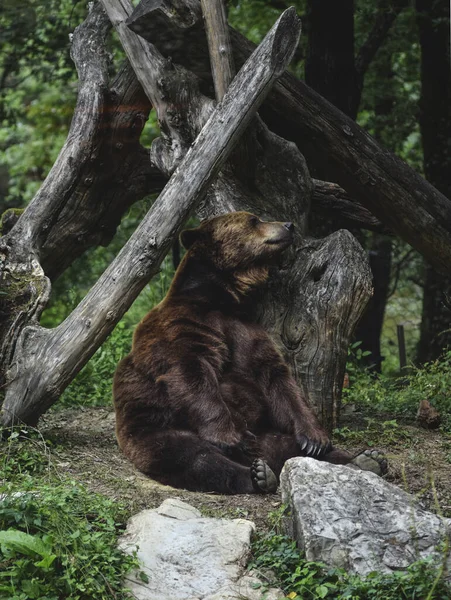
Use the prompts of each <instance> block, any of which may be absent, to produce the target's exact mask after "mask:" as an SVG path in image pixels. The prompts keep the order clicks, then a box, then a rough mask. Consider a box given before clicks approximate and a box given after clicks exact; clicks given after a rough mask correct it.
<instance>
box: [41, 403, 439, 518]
mask: <svg viewBox="0 0 451 600" xmlns="http://www.w3.org/2000/svg"><path fill="white" fill-rule="evenodd" d="M40 429H41V432H42V433H43V435H44V437H45V438H46V439H48V440H50V441H51V442H52V444H53V451H52V454H53V462H54V464H55V466H56V468H57V469H58V470H59V471H60V472H62V473H66V474H68V475H70V477H72V478H73V479H74V480H77V481H80V482H82V483H83V484H84V485H86V486H87V487H88V489H91V490H92V491H95V492H100V493H102V494H105V495H106V496H108V497H110V498H114V499H117V500H121V501H124V502H125V503H126V504H127V505H128V506H129V507H130V510H131V512H133V513H134V512H138V511H139V510H142V509H144V508H154V507H156V506H158V505H159V504H160V503H161V502H162V501H163V500H164V499H165V498H169V497H171V498H179V499H181V500H184V501H185V502H188V503H190V504H192V505H193V506H195V507H196V508H198V509H199V510H201V511H202V513H203V514H205V515H206V516H223V517H228V518H247V519H251V520H253V521H254V522H255V523H256V525H257V527H258V528H259V529H266V528H267V527H268V526H269V522H268V514H269V513H271V512H273V511H275V510H277V508H279V507H280V506H281V497H280V493H279V492H278V493H276V494H271V495H268V496H259V495H238V496H222V495H218V494H204V493H195V492H188V491H184V490H178V489H174V488H171V487H168V486H163V485H160V484H159V483H157V482H155V481H153V480H151V479H149V478H148V477H145V476H144V475H142V474H141V473H139V472H138V471H137V470H136V469H135V468H134V467H133V465H132V464H131V463H130V462H129V461H128V460H127V459H126V458H125V457H124V456H123V455H122V454H121V452H120V450H119V448H118V446H117V443H116V438H115V433H114V411H113V409H112V408H109V407H98V408H68V409H66V408H63V409H61V408H58V409H55V410H53V411H51V412H49V413H47V414H46V415H45V416H44V417H43V418H42V421H41V423H40ZM403 432H405V435H403V436H401V442H400V441H399V440H397V439H396V440H393V443H390V444H389V445H387V444H385V445H383V444H379V445H378V447H379V448H380V449H382V450H384V451H385V452H386V453H387V455H388V458H389V464H390V467H389V473H388V475H387V479H388V480H389V481H392V482H393V483H395V484H396V485H399V486H400V487H403V488H404V489H406V490H407V491H409V492H410V493H412V494H415V495H416V496H417V497H419V498H420V499H421V501H422V502H423V503H424V505H425V506H426V508H428V509H429V510H432V511H434V512H437V511H438V512H440V513H441V514H443V515H444V516H448V517H451V436H450V435H449V434H443V433H440V432H439V431H425V430H421V429H418V428H416V427H413V426H405V427H403ZM337 445H339V444H338V443H337ZM341 445H342V446H346V447H347V448H348V449H350V450H354V451H356V452H357V451H359V450H361V449H362V448H361V447H353V446H352V445H349V444H343V443H342V444H341Z"/></svg>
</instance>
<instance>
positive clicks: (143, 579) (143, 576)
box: [138, 571, 149, 583]
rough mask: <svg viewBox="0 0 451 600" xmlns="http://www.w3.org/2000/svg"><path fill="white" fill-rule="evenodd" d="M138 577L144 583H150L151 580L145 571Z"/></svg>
mask: <svg viewBox="0 0 451 600" xmlns="http://www.w3.org/2000/svg"><path fill="white" fill-rule="evenodd" d="M138 577H139V578H140V579H141V581H143V582H144V583H149V578H148V576H147V574H146V573H144V571H140V572H139V573H138Z"/></svg>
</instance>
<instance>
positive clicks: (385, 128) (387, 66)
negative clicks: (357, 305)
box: [355, 50, 395, 373]
mask: <svg viewBox="0 0 451 600" xmlns="http://www.w3.org/2000/svg"><path fill="white" fill-rule="evenodd" d="M380 54H382V56H381V55H379V56H378V59H377V61H376V62H375V65H374V69H375V70H376V72H377V78H378V80H379V81H384V82H385V84H384V86H381V87H380V88H379V89H378V90H376V97H375V105H374V116H375V125H374V137H375V138H376V139H377V140H378V141H379V142H381V143H385V144H386V145H387V144H389V140H390V137H391V136H390V131H391V129H392V128H391V119H390V115H391V112H392V110H393V105H394V102H395V97H394V93H393V87H392V85H391V84H392V81H393V70H392V58H391V53H390V52H389V51H387V50H385V51H384V50H381V53H380ZM388 147H390V146H389V145H388ZM367 248H368V252H369V261H370V266H371V272H372V273H373V287H374V294H373V297H372V298H371V299H370V301H369V302H368V306H367V308H366V310H365V313H364V315H363V317H362V319H361V320H360V323H359V324H358V326H357V329H356V332H355V338H356V340H359V341H361V342H362V345H361V349H362V350H364V351H367V352H371V354H370V355H369V356H367V357H365V358H364V362H365V363H366V364H367V366H368V367H369V368H370V369H371V370H374V371H376V372H378V373H381V372H382V361H383V356H382V353H381V334H382V326H383V322H384V315H385V307H386V304H387V299H388V291H389V287H390V272H391V259H392V240H391V239H390V238H388V237H387V236H385V235H380V234H378V233H373V234H371V237H370V238H369V241H368V242H367Z"/></svg>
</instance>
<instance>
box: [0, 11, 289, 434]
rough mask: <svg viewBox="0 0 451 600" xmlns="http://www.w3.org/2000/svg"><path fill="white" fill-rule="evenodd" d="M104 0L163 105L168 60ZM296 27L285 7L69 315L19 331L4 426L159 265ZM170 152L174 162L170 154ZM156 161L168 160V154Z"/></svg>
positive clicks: (53, 381)
mask: <svg viewBox="0 0 451 600" xmlns="http://www.w3.org/2000/svg"><path fill="white" fill-rule="evenodd" d="M104 4H105V6H106V8H107V10H108V12H109V14H110V17H111V19H112V21H113V23H114V25H115V27H116V28H117V30H118V32H119V34H120V37H121V41H122V42H123V43H124V46H125V49H126V51H127V52H128V54H129V56H130V58H131V60H132V62H134V61H135V60H140V63H139V67H140V68H138V72H139V74H140V76H141V79H142V82H143V85H144V89H145V91H146V93H148V95H150V96H152V98H155V100H156V101H157V102H166V103H170V101H171V100H172V98H170V97H169V98H168V97H167V96H166V95H165V94H163V93H161V87H162V84H161V79H162V76H164V73H165V71H167V69H168V67H170V68H172V67H171V65H168V62H167V61H161V60H158V56H157V55H156V53H153V52H152V49H151V48H150V47H147V44H145V43H143V41H142V40H137V39H133V37H131V36H133V34H131V33H130V32H128V31H127V30H126V29H125V27H124V21H125V18H126V16H127V9H128V8H129V5H127V3H126V2H125V0H117V1H115V0H104ZM299 31H300V27H299V21H298V20H297V17H296V15H295V12H294V10H288V11H286V13H284V15H282V17H281V18H280V19H279V21H278V22H277V23H276V25H275V26H274V27H273V28H272V29H271V31H270V32H269V33H268V35H267V36H266V38H265V39H264V40H263V42H262V44H261V45H260V46H259V48H258V49H257V50H256V52H255V53H254V55H253V56H252V57H251V58H250V60H249V61H248V62H247V63H246V65H244V66H243V68H242V69H241V71H240V73H239V74H238V76H237V77H236V78H235V79H234V81H233V84H232V86H231V87H230V89H229V91H228V93H227V94H226V96H225V97H224V99H223V102H222V103H221V104H220V106H219V107H217V108H216V110H214V111H213V112H212V114H211V116H210V118H209V119H208V121H207V123H206V124H205V126H204V128H203V129H202V131H201V133H200V134H199V136H198V137H197V139H196V141H195V142H194V144H193V145H192V146H191V148H190V150H189V151H188V153H187V155H186V157H185V158H184V159H183V163H182V164H181V165H180V167H179V168H178V169H177V171H176V172H175V173H174V175H173V176H172V177H171V180H170V181H169V183H168V184H167V186H166V187H165V189H164V191H163V193H162V194H161V195H160V197H159V199H158V200H157V201H156V203H155V204H154V206H153V207H152V209H151V211H150V212H149V213H148V215H147V217H146V218H145V219H144V220H143V222H142V223H141V225H140V226H139V227H138V229H137V230H136V231H135V233H134V234H133V235H132V237H131V238H130V240H129V241H128V242H127V244H126V245H125V246H124V248H123V249H122V251H121V252H120V254H119V255H118V257H117V258H116V259H115V260H114V261H113V263H112V264H111V265H110V267H109V268H108V269H107V270H106V271H105V273H104V274H103V275H102V277H101V278H100V279H99V280H98V282H97V283H96V284H95V286H94V287H93V288H92V289H91V290H90V292H89V293H88V294H87V296H86V297H85V298H84V299H83V301H82V302H81V303H80V304H79V305H78V307H77V308H76V309H75V310H74V311H73V312H72V313H71V315H70V316H69V317H68V318H67V319H66V320H65V321H64V322H63V323H61V325H59V326H58V327H57V328H55V329H53V330H46V329H44V328H42V327H39V326H37V325H34V326H28V327H25V328H24V329H23V330H22V331H21V334H20V336H18V338H17V343H16V345H15V348H14V357H13V359H12V361H11V365H10V368H9V371H8V387H7V393H6V397H5V401H4V403H3V406H2V413H1V419H2V423H3V425H6V426H9V425H12V424H14V423H16V422H25V423H27V424H35V423H36V422H37V420H38V419H39V416H40V415H41V414H43V413H44V412H45V411H46V410H47V409H48V408H49V406H51V405H52V404H53V403H54V402H55V401H56V399H57V398H58V396H59V394H60V393H61V392H62V390H63V389H64V388H65V386H66V385H67V384H68V383H69V382H70V381H71V379H72V378H73V377H74V376H75V374H76V373H77V372H78V371H79V370H80V369H81V367H82V366H83V365H84V364H85V363H86V361H87V360H88V359H89V358H90V356H92V354H93V353H94V351H95V350H96V349H97V348H98V347H99V346H100V344H101V343H102V342H103V340H104V339H105V338H106V336H107V335H108V334H109V333H110V332H111V330H112V329H113V327H114V325H115V324H116V323H117V322H118V320H119V319H120V318H121V316H122V315H123V314H124V312H125V311H126V310H127V308H128V307H129V306H130V305H131V303H132V301H133V300H134V298H136V296H137V295H138V293H139V292H140V291H141V289H142V287H143V286H144V285H145V284H146V283H147V281H148V280H149V279H150V277H151V276H152V275H153V274H154V273H155V272H156V270H157V269H158V265H159V264H160V262H161V260H162V259H163V257H164V256H165V254H166V252H167V250H168V248H169V246H170V243H171V241H172V239H173V238H174V236H175V235H177V233H178V232H179V230H180V228H181V227H182V226H183V223H184V221H185V220H186V219H187V217H188V216H189V213H190V212H191V210H192V208H193V206H194V203H195V202H196V201H199V200H200V199H201V198H202V196H203V195H204V194H205V193H206V190H207V188H208V185H209V184H210V182H211V181H212V179H213V178H214V177H215V175H216V173H217V171H218V169H219V168H220V166H221V165H222V164H223V162H224V161H225V160H226V158H227V156H228V154H229V153H230V151H231V148H232V147H233V144H234V143H236V141H237V139H238V137H239V135H240V133H241V132H242V131H243V130H244V129H245V127H246V126H247V124H248V123H249V121H250V119H251V118H252V117H253V115H254V114H255V112H256V110H257V108H258V106H259V104H260V103H261V102H262V101H263V99H264V96H265V94H267V93H268V91H269V89H270V86H271V84H272V82H273V81H274V80H275V79H276V77H278V76H279V75H280V74H281V73H282V72H283V69H284V68H285V66H286V65H287V63H288V62H289V60H290V59H291V56H292V54H293V52H294V49H295V47H296V44H297V40H298V36H299ZM148 63H149V64H148ZM134 66H135V65H134ZM146 67H149V71H146ZM182 77H183V73H182ZM182 83H183V81H182ZM163 84H164V82H163ZM160 106H161V105H160ZM204 117H205V112H204V113H203V114H202V118H204ZM172 126H173V128H174V129H175V124H174V123H172ZM167 144H168V142H166V145H167ZM160 146H161V144H160ZM175 156H176V159H177V160H178V158H179V154H178V153H177V152H176V153H175ZM162 164H165V165H166V166H168V164H169V161H168V157H167V155H166V156H164V158H163V161H162Z"/></svg>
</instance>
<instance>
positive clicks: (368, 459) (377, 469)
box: [350, 450, 388, 476]
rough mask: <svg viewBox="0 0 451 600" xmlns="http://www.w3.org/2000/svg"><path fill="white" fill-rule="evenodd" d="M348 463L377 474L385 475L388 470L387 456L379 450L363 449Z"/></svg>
mask: <svg viewBox="0 0 451 600" xmlns="http://www.w3.org/2000/svg"><path fill="white" fill-rule="evenodd" d="M350 464H351V465H355V466H356V467H358V468H359V469H362V471H371V472H372V473H376V475H379V476H382V475H385V474H386V473H387V471H388V461H387V458H386V456H385V455H384V454H383V453H382V452H380V451H379V450H364V451H363V452H360V453H359V454H357V456H354V458H353V459H352V461H351V463H350Z"/></svg>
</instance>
